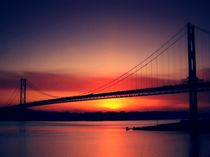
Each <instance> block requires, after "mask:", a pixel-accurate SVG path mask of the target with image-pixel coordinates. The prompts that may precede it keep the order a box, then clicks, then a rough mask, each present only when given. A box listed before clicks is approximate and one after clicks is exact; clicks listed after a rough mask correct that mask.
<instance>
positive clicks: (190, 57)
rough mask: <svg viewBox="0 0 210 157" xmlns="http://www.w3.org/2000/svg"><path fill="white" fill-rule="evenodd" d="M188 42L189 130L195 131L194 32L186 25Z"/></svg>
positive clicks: (195, 75)
mask: <svg viewBox="0 0 210 157" xmlns="http://www.w3.org/2000/svg"><path fill="white" fill-rule="evenodd" d="M187 40H188V72H189V76H188V88H189V113H190V117H189V119H190V125H191V129H192V130H195V129H196V128H197V124H198V107H197V81H198V79H197V74H196V50H195V31H194V26H193V25H191V24H190V23H188V24H187Z"/></svg>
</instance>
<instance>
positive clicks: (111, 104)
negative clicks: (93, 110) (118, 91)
mask: <svg viewBox="0 0 210 157" xmlns="http://www.w3.org/2000/svg"><path fill="white" fill-rule="evenodd" d="M100 106H101V107H103V108H106V109H109V110H120V109H122V108H123V107H124V104H123V102H122V101H121V100H119V99H106V100H103V101H102V102H101V103H100Z"/></svg>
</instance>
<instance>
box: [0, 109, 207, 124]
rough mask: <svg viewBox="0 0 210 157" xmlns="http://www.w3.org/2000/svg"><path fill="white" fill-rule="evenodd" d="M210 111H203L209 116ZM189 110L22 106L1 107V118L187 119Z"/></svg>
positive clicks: (85, 119)
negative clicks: (54, 109) (64, 109)
mask: <svg viewBox="0 0 210 157" xmlns="http://www.w3.org/2000/svg"><path fill="white" fill-rule="evenodd" d="M209 113H210V111H205V112H204V111H203V112H201V114H200V116H201V117H204V118H208V116H209V115H210V114H209ZM188 117H189V112H188V111H148V112H124V111H121V112H83V113H70V112H51V111H39V110H33V109H27V108H22V107H20V106H13V107H4V108H1V109H0V120H15V121H20V120H25V121H103V120H160V119H187V118H188Z"/></svg>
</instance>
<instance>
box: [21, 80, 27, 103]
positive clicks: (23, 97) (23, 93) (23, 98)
mask: <svg viewBox="0 0 210 157" xmlns="http://www.w3.org/2000/svg"><path fill="white" fill-rule="evenodd" d="M25 104H26V79H25V78H21V79H20V105H25Z"/></svg>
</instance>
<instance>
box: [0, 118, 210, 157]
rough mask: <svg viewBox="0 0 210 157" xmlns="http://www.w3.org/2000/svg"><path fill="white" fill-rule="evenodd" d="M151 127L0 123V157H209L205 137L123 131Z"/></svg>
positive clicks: (209, 143)
mask: <svg viewBox="0 0 210 157" xmlns="http://www.w3.org/2000/svg"><path fill="white" fill-rule="evenodd" d="M164 122H167V121H164ZM159 123H163V121H160V122H159ZM151 124H156V122H155V121H103V122H25V123H21V122H1V123H0V154H1V155H2V154H3V156H4V157H13V156H15V157H16V156H17V157H28V156H30V157H37V156H50V157H58V156H59V157H66V156H70V157H99V156H100V157H108V156H109V157H130V156H132V157H177V156H179V157H194V156H199V157H209V155H210V153H209V150H210V135H209V134H201V135H199V136H192V135H189V134H188V133H183V132H156V131H127V132H126V131H125V127H126V126H129V127H132V126H141V125H151Z"/></svg>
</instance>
